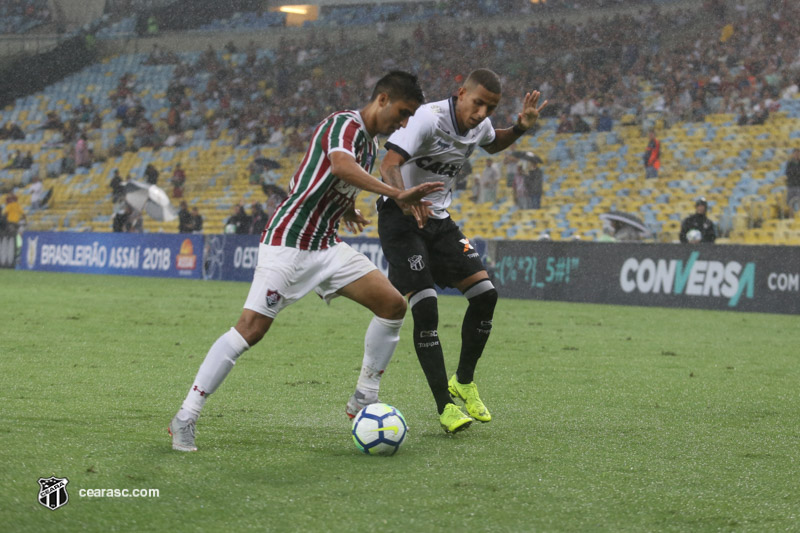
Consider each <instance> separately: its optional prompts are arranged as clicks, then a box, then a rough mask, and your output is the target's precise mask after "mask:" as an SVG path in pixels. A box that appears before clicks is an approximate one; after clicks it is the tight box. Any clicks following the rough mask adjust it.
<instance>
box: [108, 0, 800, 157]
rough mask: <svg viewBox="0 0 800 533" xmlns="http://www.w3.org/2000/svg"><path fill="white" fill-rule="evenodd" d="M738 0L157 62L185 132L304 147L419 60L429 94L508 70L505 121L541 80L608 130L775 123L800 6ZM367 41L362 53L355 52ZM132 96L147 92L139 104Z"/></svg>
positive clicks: (564, 106) (572, 109)
mask: <svg viewBox="0 0 800 533" xmlns="http://www.w3.org/2000/svg"><path fill="white" fill-rule="evenodd" d="M595 3H597V4H598V5H601V4H602V5H606V6H607V5H609V4H610V5H615V4H617V3H620V2H616V1H615V0H608V1H602V0H597V2H595ZM623 3H624V2H623ZM472 4H475V3H472ZM477 4H480V2H478V3H477ZM500 4H503V3H502V2H501V3H500ZM509 4H510V3H509ZM728 4H729V3H725V2H723V1H722V0H710V1H709V2H707V3H706V4H705V6H704V7H698V8H695V9H696V10H699V12H698V11H689V10H677V11H675V10H673V11H670V12H669V13H666V12H665V11H663V9H662V8H659V7H657V6H655V5H653V6H652V7H646V8H639V9H638V10H634V11H633V12H630V11H629V12H626V13H625V14H620V13H616V14H613V15H606V16H602V17H598V18H592V17H588V18H585V19H583V20H581V21H578V22H572V21H567V20H556V19H550V20H546V19H544V18H538V19H536V20H535V21H534V22H532V23H531V24H530V26H528V27H527V28H525V29H523V30H518V29H516V28H515V27H513V26H509V27H508V28H504V27H499V28H497V29H494V30H493V29H492V28H490V27H488V26H480V25H479V24H476V23H473V21H472V20H470V19H466V18H463V19H460V20H462V21H463V22H462V23H459V24H449V23H448V24H445V23H443V22H442V21H441V20H438V19H435V18H434V19H431V20H429V21H427V22H425V23H420V24H419V25H418V26H417V27H416V29H415V30H414V31H413V36H412V37H411V38H409V39H392V38H391V32H388V33H387V37H386V38H385V40H384V42H382V46H378V47H376V46H370V45H366V44H363V43H361V44H360V43H357V42H353V41H351V40H350V38H349V36H348V35H347V33H346V32H344V31H342V33H341V34H340V35H339V37H338V40H335V39H334V42H331V41H329V40H328V37H326V36H325V34H322V35H320V34H317V33H311V34H309V36H308V39H307V40H306V41H305V42H303V43H298V42H290V41H288V40H283V41H281V43H280V45H279V46H278V47H277V48H276V49H275V50H274V53H273V54H272V55H260V54H259V53H258V50H257V49H256V46H255V44H254V43H252V42H251V43H250V44H249V45H248V46H247V47H246V48H245V49H244V50H242V51H238V50H236V49H235V47H234V48H233V51H234V52H241V53H243V54H244V57H245V60H244V61H239V62H234V61H229V60H225V59H223V57H228V56H223V55H222V54H220V53H217V51H215V50H214V49H212V48H211V47H209V48H208V49H207V50H206V51H205V53H204V54H202V56H201V57H200V58H199V59H198V60H197V61H195V62H194V63H188V62H180V59H179V58H177V57H175V56H174V55H171V56H170V55H168V54H166V53H165V52H164V51H163V50H160V49H156V50H154V52H153V54H152V55H151V58H150V60H149V61H151V62H162V61H173V62H174V61H178V63H177V65H176V67H175V69H174V77H173V80H172V82H171V83H170V88H169V90H168V93H167V96H168V99H169V105H170V112H169V116H168V129H169V132H171V133H172V134H173V135H179V134H180V131H181V130H182V129H185V128H193V129H199V128H204V129H205V132H206V138H212V139H213V138H216V137H217V136H218V135H219V133H220V131H222V130H223V129H229V130H230V131H232V132H234V135H235V142H236V143H237V144H239V143H251V144H254V145H260V144H281V143H282V144H283V145H285V146H286V147H287V148H286V150H287V152H288V153H294V152H296V151H300V150H302V149H303V147H304V138H303V136H307V135H308V134H309V128H311V127H313V125H315V124H316V122H317V121H318V120H319V118H320V117H321V116H325V115H326V114H327V113H329V112H332V111H334V110H336V109H339V108H340V107H342V106H343V105H345V106H347V105H354V103H355V102H358V101H361V100H363V99H364V98H365V97H368V96H369V95H368V94H366V93H367V91H368V90H369V88H371V87H372V86H373V84H374V82H375V80H376V79H377V77H378V76H380V75H381V74H382V73H383V72H385V71H386V70H388V69H391V68H403V69H406V70H410V71H413V72H417V73H418V74H419V76H420V78H421V82H422V86H423V87H424V88H425V91H426V95H427V96H428V98H429V99H438V98H442V97H444V96H446V95H448V94H451V93H452V92H453V91H454V90H455V89H456V88H457V87H458V85H459V84H460V82H461V81H463V76H464V75H465V74H466V73H468V72H469V71H470V70H471V69H472V68H474V67H475V66H476V65H488V66H491V68H493V69H494V70H496V71H497V72H499V73H500V74H501V75H502V76H503V81H504V94H505V95H508V96H507V97H506V98H504V99H503V101H502V102H501V106H500V108H499V109H498V110H497V112H496V114H495V121H496V123H498V124H499V125H503V124H510V123H512V122H513V119H514V116H515V113H516V109H517V107H518V106H519V100H520V98H521V96H522V95H524V92H525V91H526V90H528V89H530V88H538V89H539V90H540V91H541V92H542V93H543V98H545V99H547V100H548V101H549V102H550V104H549V105H548V106H547V108H546V109H545V112H546V113H547V114H549V115H551V116H557V117H561V118H560V123H559V129H558V131H559V132H562V133H571V132H586V131H592V130H595V129H596V130H598V131H609V130H610V129H611V128H612V126H613V124H614V122H615V121H618V120H620V119H622V118H623V117H625V116H630V115H631V114H633V115H634V116H635V118H636V120H637V121H638V122H644V121H646V120H647V119H650V120H656V119H663V120H664V121H665V122H666V123H667V124H669V123H672V122H675V121H677V120H690V121H691V120H703V118H704V117H705V115H706V114H708V113H721V112H726V113H739V114H742V115H744V116H745V117H746V119H744V120H743V123H747V124H755V123H763V121H764V120H766V117H767V116H768V114H769V112H770V111H773V110H775V109H776V107H777V105H778V99H779V98H780V97H781V96H782V95H791V94H793V93H795V92H797V87H798V76H799V75H798V71H800V53H798V50H800V36H798V34H796V32H794V31H793V27H792V22H791V21H793V20H800V5H798V4H797V3H794V2H789V1H773V2H771V3H770V4H769V6H768V9H767V10H766V11H764V12H761V13H753V12H750V11H748V10H747V8H746V7H744V6H736V7H727V8H726V5H728ZM464 9H465V10H467V11H469V6H468V5H467V6H465V7H464ZM698 18H703V19H705V20H706V22H707V24H706V25H705V26H704V31H703V32H702V33H701V34H700V36H699V37H698V38H697V39H692V40H690V41H688V42H687V41H686V40H685V39H682V38H678V37H676V36H681V32H685V31H689V29H691V26H692V24H695V23H696V20H697V19H698ZM531 50H534V51H535V53H534V54H531V53H530V51H531ZM230 51H231V50H227V52H230ZM566 51H568V52H566ZM354 53H357V54H358V56H359V58H360V60H359V61H357V62H354V61H350V60H349V59H350V58H351V57H352V54H354ZM387 58H398V59H396V60H395V59H387ZM642 82H649V85H650V92H649V93H643V92H642V87H643V86H642ZM121 83H122V82H121ZM189 95H191V96H189ZM118 97H119V98H122V97H123V95H122V91H120V94H119V96H118ZM131 108H132V109H135V108H136V106H135V98H134V99H133V102H132V103H131V105H129V106H126V109H131ZM126 113H127V111H126ZM134 120H139V124H138V128H140V129H142V128H144V131H139V132H138V134H137V138H141V139H145V140H144V141H143V143H144V144H145V145H153V144H154V143H155V144H157V143H158V142H162V143H163V142H165V141H166V138H167V135H166V134H163V135H162V136H161V138H160V140H159V139H151V137H150V136H152V135H153V133H154V132H153V129H152V125H151V124H150V125H148V124H147V122H144V126H142V123H143V122H142V120H141V118H139V119H136V118H135V114H134ZM145 120H146V119H145ZM128 125H129V126H132V124H130V123H129V124H128ZM155 133H157V132H155ZM287 135H288V139H287V138H285V136H287ZM178 142H180V139H179V138H178Z"/></svg>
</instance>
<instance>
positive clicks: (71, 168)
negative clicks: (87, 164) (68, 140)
mask: <svg viewBox="0 0 800 533" xmlns="http://www.w3.org/2000/svg"><path fill="white" fill-rule="evenodd" d="M60 170H61V174H72V173H73V172H75V150H74V149H72V147H71V146H70V145H68V144H67V145H64V156H63V157H62V158H61V169H60Z"/></svg>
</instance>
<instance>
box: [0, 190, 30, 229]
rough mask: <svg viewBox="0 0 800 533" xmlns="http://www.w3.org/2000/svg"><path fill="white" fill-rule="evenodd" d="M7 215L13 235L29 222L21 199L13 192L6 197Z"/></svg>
mask: <svg viewBox="0 0 800 533" xmlns="http://www.w3.org/2000/svg"><path fill="white" fill-rule="evenodd" d="M5 215H6V222H7V224H8V228H9V229H10V230H11V231H12V232H13V233H16V232H17V231H19V227H20V226H21V225H22V224H24V223H25V221H26V220H27V217H26V216H25V211H23V209H22V206H21V205H19V199H18V198H17V195H16V194H14V193H13V192H10V193H8V194H7V195H6V212H5Z"/></svg>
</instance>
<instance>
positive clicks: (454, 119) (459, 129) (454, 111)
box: [450, 96, 469, 137]
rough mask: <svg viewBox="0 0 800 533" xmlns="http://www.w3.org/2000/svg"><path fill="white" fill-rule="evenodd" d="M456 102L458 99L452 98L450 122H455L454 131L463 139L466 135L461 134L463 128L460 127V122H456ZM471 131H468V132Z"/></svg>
mask: <svg viewBox="0 0 800 533" xmlns="http://www.w3.org/2000/svg"><path fill="white" fill-rule="evenodd" d="M456 102H457V99H456V97H455V96H451V97H450V120H451V121H453V131H455V132H456V135H458V136H459V137H463V136H464V135H466V132H465V133H461V128H459V127H458V120H456ZM468 131H469V130H467V132H468Z"/></svg>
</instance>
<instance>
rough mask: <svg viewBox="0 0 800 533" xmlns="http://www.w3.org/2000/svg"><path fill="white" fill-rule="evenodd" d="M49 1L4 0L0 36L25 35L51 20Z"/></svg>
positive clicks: (0, 17)
mask: <svg viewBox="0 0 800 533" xmlns="http://www.w3.org/2000/svg"><path fill="white" fill-rule="evenodd" d="M47 4H48V2H47V0H4V1H3V2H0V34H4V33H24V32H26V31H28V30H30V29H31V28H34V27H36V26H38V25H39V24H42V23H43V22H47V21H49V20H50V8H49V7H48V6H47Z"/></svg>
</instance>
